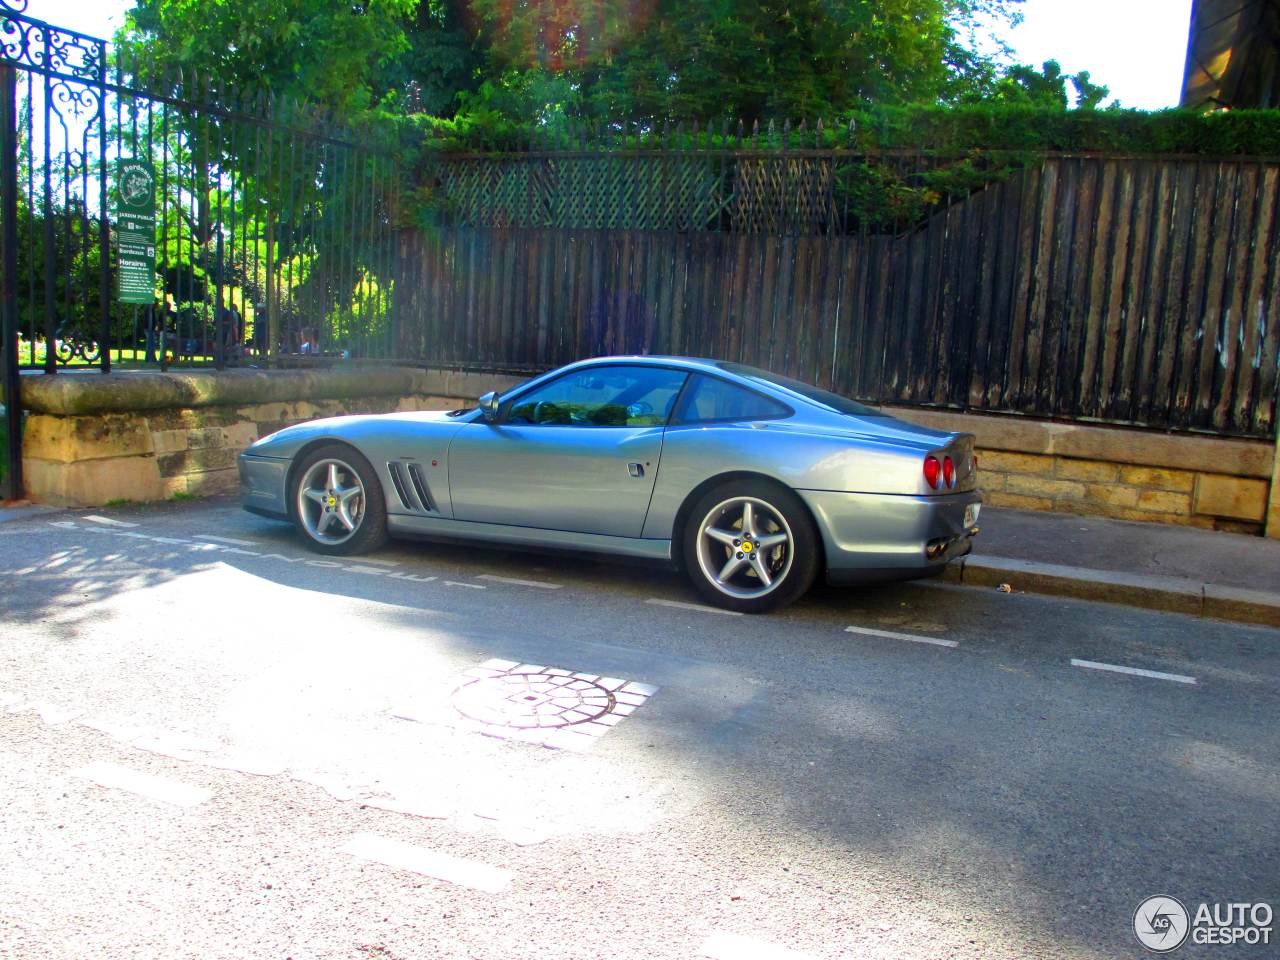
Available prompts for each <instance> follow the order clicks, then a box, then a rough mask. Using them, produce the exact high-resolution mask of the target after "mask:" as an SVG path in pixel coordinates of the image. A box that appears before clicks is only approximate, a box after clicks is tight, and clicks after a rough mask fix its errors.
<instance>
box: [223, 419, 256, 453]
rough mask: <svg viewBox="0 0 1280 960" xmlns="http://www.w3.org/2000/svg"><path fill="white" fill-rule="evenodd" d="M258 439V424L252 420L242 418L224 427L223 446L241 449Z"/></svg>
mask: <svg viewBox="0 0 1280 960" xmlns="http://www.w3.org/2000/svg"><path fill="white" fill-rule="evenodd" d="M257 439H258V425H257V424H256V423H254V422H253V421H252V420H241V421H239V422H238V423H233V424H232V425H231V426H229V427H223V428H222V444H221V445H222V446H224V447H230V448H231V449H233V450H237V451H241V450H244V449H246V448H247V447H249V446H250V444H252V443H253V442H254V441H255V440H257Z"/></svg>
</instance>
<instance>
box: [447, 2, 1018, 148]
mask: <svg viewBox="0 0 1280 960" xmlns="http://www.w3.org/2000/svg"><path fill="white" fill-rule="evenodd" d="M1020 2H1021V0H850V2H844V3H831V2H829V0H642V2H639V3H637V2H635V0H631V2H626V0H540V2H532V3H526V4H512V3H510V2H508V0H474V2H473V3H472V10H473V11H474V12H475V14H476V16H477V18H478V21H479V24H480V32H479V36H480V41H481V43H482V45H483V46H484V48H485V50H486V51H487V64H488V68H489V73H490V78H491V80H490V87H489V88H488V89H487V90H485V91H483V93H484V94H485V99H486V100H488V101H489V102H495V103H501V105H502V108H503V109H504V110H510V109H512V108H513V107H515V108H519V107H520V106H523V110H524V112H525V113H526V114H528V116H526V117H524V118H523V119H537V118H538V117H537V112H538V111H539V110H540V109H542V108H543V106H544V104H543V103H540V102H539V97H538V96H537V94H538V93H539V92H541V91H543V90H545V89H547V88H548V87H549V86H551V85H552V82H553V81H555V80H559V81H561V84H562V86H563V89H564V91H565V93H566V96H564V97H562V98H561V102H562V103H564V104H565V105H566V106H567V107H568V109H569V110H570V111H571V112H574V113H577V114H579V115H581V116H583V117H584V118H587V119H591V120H598V121H606V122H607V121H620V120H627V121H647V122H651V123H657V122H661V121H680V120H685V121H691V120H700V119H707V118H711V117H723V116H732V117H741V118H742V119H744V120H746V121H747V122H748V123H749V122H751V121H753V120H756V119H764V118H767V117H777V118H783V117H788V116H790V117H815V116H819V115H826V116H831V115H834V114H836V113H839V112H842V111H847V110H849V109H853V108H858V107H866V106H870V105H874V104H879V103H910V102H919V101H926V102H928V101H938V100H940V99H945V98H946V97H947V96H948V95H949V92H950V91H951V88H952V87H954V86H955V85H956V84H957V83H961V84H963V83H964V82H965V81H966V77H967V75H968V74H972V73H974V72H975V71H979V68H980V67H982V66H985V65H988V64H989V63H993V62H994V59H995V58H996V57H997V56H998V55H999V53H1000V49H999V48H998V47H997V48H996V49H995V51H994V52H993V53H992V54H990V55H983V54H980V53H978V52H976V50H975V49H974V44H973V39H974V36H975V34H976V33H977V32H978V31H979V30H980V29H981V28H980V23H982V22H984V21H990V20H991V18H995V19H996V20H999V19H1001V18H1003V19H1005V20H1013V19H1015V18H1016V5H1017V4H1018V3H1020ZM992 69H994V68H992ZM525 91H529V92H532V93H534V94H535V95H534V96H532V97H525V98H524V100H525V102H524V103H523V104H522V105H521V96H520V95H521V94H522V93H523V92H525ZM512 94H515V96H514V97H513V96H512Z"/></svg>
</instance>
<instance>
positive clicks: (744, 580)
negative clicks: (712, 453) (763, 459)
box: [681, 479, 822, 613]
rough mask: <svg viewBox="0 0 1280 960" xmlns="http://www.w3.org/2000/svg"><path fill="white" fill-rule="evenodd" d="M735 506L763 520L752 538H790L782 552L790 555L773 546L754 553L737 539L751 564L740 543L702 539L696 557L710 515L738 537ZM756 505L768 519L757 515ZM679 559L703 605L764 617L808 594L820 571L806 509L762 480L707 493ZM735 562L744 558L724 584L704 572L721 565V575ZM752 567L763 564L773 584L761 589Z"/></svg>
mask: <svg viewBox="0 0 1280 960" xmlns="http://www.w3.org/2000/svg"><path fill="white" fill-rule="evenodd" d="M740 501H750V502H751V503H752V514H753V518H754V515H755V514H756V513H757V512H761V514H762V516H763V517H765V518H767V522H762V521H758V520H757V521H755V523H757V524H759V525H761V526H762V527H767V529H764V530H763V532H755V533H754V537H755V539H759V538H760V537H764V538H765V540H766V541H767V539H768V538H769V537H770V536H777V535H779V534H786V535H787V537H788V538H789V539H788V540H787V542H786V544H785V550H786V551H788V552H789V556H784V554H783V552H782V551H780V550H779V548H778V546H774V547H770V548H767V549H758V548H756V547H755V546H754V540H753V538H752V537H743V538H740V539H744V540H747V541H749V542H748V547H747V549H748V550H749V551H750V550H755V554H754V555H755V557H756V558H757V560H756V561H755V563H753V562H752V561H751V560H750V557H751V554H750V553H747V554H744V553H743V552H742V550H740V549H738V546H740V545H741V544H738V546H735V543H736V542H737V541H736V540H735V541H734V542H731V543H727V544H726V543H722V542H720V541H714V540H712V539H711V538H710V536H708V537H707V538H706V540H705V543H704V546H703V554H702V555H700V554H699V542H700V540H703V536H702V529H703V525H704V523H705V522H706V521H707V520H708V518H709V517H710V516H711V514H712V513H713V512H718V513H719V517H720V522H721V523H725V524H726V525H727V528H728V529H730V531H731V532H735V533H741V529H742V526H741V525H742V522H743V520H744V519H745V517H744V516H743V515H742V513H741V511H740V507H739V506H738V503H739V502H740ZM726 504H729V506H726ZM761 506H763V507H765V508H767V511H770V512H771V513H772V516H770V515H769V513H768V512H766V511H760V507H761ZM735 514H736V515H737V519H736V521H735V520H734V516H735ZM734 523H736V524H737V526H736V527H735V526H734ZM710 525H711V526H713V527H714V528H715V529H717V530H723V529H726V526H721V525H719V524H718V523H712V524H710ZM681 557H682V559H683V561H684V569H685V572H686V573H687V574H688V576H689V579H690V581H691V582H692V583H693V586H694V588H695V589H696V590H697V591H698V593H700V594H701V595H702V597H703V598H704V599H705V600H706V601H707V602H708V603H711V604H713V605H715V606H717V607H723V608H724V609H726V610H736V611H738V612H739V613H768V612H769V611H771V610H778V609H780V608H782V607H785V606H787V605H788V604H791V603H794V602H795V601H797V600H799V599H800V598H801V597H802V596H804V595H805V593H807V592H808V591H809V588H810V587H812V586H813V582H814V580H816V579H817V577H818V572H819V570H820V569H821V567H822V546H821V542H820V541H819V538H818V530H817V528H816V527H815V526H814V523H813V518H812V517H811V516H810V515H809V510H808V508H806V507H805V505H804V503H803V502H802V501H801V500H800V498H799V497H798V496H796V495H795V494H794V493H792V492H791V491H790V490H788V489H787V488H786V487H784V486H782V485H781V484H778V483H774V482H773V481H770V480H764V479H744V480H730V481H727V482H725V483H722V484H718V485H717V486H715V487H713V488H712V489H710V490H708V491H707V492H706V493H704V494H703V495H702V496H701V497H699V498H698V500H697V502H696V503H694V505H693V508H692V510H690V512H689V515H688V519H687V520H686V522H685V525H684V530H683V531H682V532H681ZM735 558H736V559H737V560H739V561H743V560H744V558H745V559H746V564H745V567H743V566H742V565H741V563H740V564H739V567H738V572H735V573H733V574H731V575H730V576H728V577H726V578H725V581H724V582H719V581H718V580H717V579H716V578H715V577H713V576H712V575H711V574H710V573H708V567H714V566H716V565H719V564H721V563H723V566H721V567H720V570H719V571H717V572H723V570H724V569H727V568H728V567H729V565H730V564H732V562H733V560H734V559H735ZM704 561H705V563H704ZM757 563H759V564H762V565H764V569H765V572H766V573H768V574H770V575H771V576H772V577H773V578H774V580H773V583H772V585H770V586H768V587H766V585H765V584H764V583H763V578H762V577H760V575H759V574H758V573H756V569H757V566H756V564H757ZM753 581H754V582H753ZM735 592H736V593H737V594H740V595H735ZM752 594H758V595H752Z"/></svg>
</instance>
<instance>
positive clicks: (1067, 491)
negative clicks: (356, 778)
mask: <svg viewBox="0 0 1280 960" xmlns="http://www.w3.org/2000/svg"><path fill="white" fill-rule="evenodd" d="M1005 489H1006V490H1007V491H1008V492H1009V493H1018V494H1022V495H1023V496H1027V497H1049V498H1050V499H1053V500H1082V499H1084V491H1085V485H1084V484H1083V483H1077V482H1075V481H1074V480H1053V479H1050V478H1048V477H1027V476H1019V475H1017V474H1010V475H1009V477H1008V478H1007V479H1006V480H1005Z"/></svg>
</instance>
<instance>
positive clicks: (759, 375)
mask: <svg viewBox="0 0 1280 960" xmlns="http://www.w3.org/2000/svg"><path fill="white" fill-rule="evenodd" d="M716 366H718V367H719V368H720V369H721V370H725V371H728V372H729V373H733V374H737V375H738V376H739V377H746V378H747V379H748V380H755V381H757V382H759V383H764V384H772V385H773V386H775V387H782V388H784V389H786V390H790V391H792V392H793V393H798V394H800V396H802V397H805V398H807V399H809V400H812V401H813V402H814V403H820V404H822V405H823V406H824V407H830V408H831V409H832V410H834V411H836V413H845V414H848V415H850V416H854V417H883V416H886V414H883V413H881V412H880V411H879V410H875V409H873V408H872V407H868V406H867V405H866V404H865V403H858V401H857V400H850V399H849V398H848V397H842V396H840V394H838V393H832V392H831V391H830V390H823V389H822V388H820V387H815V386H813V385H812V384H808V383H803V382H801V381H799V380H792V379H791V378H790V377H780V376H778V374H776V373H770V372H769V371H768V370H761V369H759V368H758V367H748V366H746V365H745V364H741V363H717V364H716Z"/></svg>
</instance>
